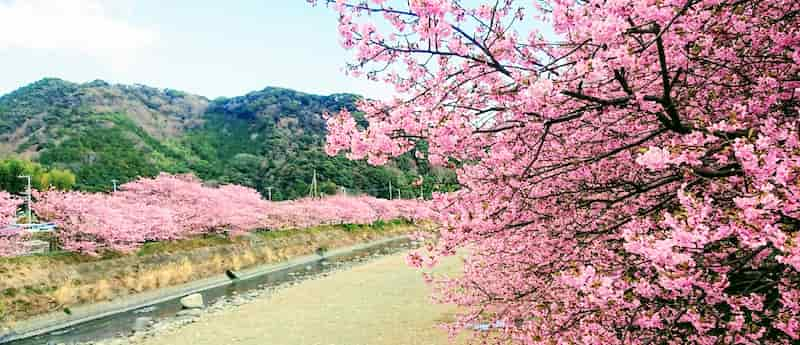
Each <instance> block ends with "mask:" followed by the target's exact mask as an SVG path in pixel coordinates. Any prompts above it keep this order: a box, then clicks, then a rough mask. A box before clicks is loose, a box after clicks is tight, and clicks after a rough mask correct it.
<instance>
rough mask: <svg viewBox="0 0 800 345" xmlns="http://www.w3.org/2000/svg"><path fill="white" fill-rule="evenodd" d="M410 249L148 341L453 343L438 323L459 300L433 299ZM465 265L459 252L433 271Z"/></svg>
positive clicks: (152, 344) (150, 344)
mask: <svg viewBox="0 0 800 345" xmlns="http://www.w3.org/2000/svg"><path fill="white" fill-rule="evenodd" d="M404 255H405V254H397V255H391V256H386V257H382V258H378V259H376V260H374V261H371V262H368V263H365V264H363V265H359V266H356V267H354V268H352V269H349V270H344V271H338V272H335V273H333V274H331V275H328V276H325V277H321V278H318V279H313V280H307V281H303V282H301V283H299V284H298V285H295V286H291V287H288V288H285V289H279V290H277V291H276V292H275V293H273V294H271V295H269V296H264V297H261V298H259V299H257V300H255V301H252V302H250V303H248V304H245V305H242V306H240V307H238V308H235V309H232V310H229V311H224V312H221V313H212V314H208V315H204V316H203V317H201V318H200V319H199V320H198V321H197V322H196V323H193V324H190V325H187V326H185V327H182V328H179V329H177V330H172V331H169V332H167V333H165V334H159V335H157V336H155V337H153V338H148V339H146V340H144V342H142V344H146V345H163V344H173V345H184V344H185V345H190V344H191V345H212V344H213V345H228V344H242V345H264V344H270V345H295V344H297V345H300V344H302V345H373V344H374V345H394V344H397V345H423V344H424V345H437V344H451V343H450V342H449V341H448V337H447V334H446V332H445V331H444V330H443V329H441V328H440V327H439V325H440V324H441V323H442V322H444V321H447V320H449V319H452V315H453V313H454V312H455V309H454V307H450V306H443V305H435V304H432V303H431V302H430V287H429V286H428V285H426V284H425V283H424V282H423V280H422V277H421V275H420V273H419V272H418V271H415V270H413V269H411V268H409V267H408V266H406V264H405V261H404ZM459 267H460V259H459V258H457V257H454V258H449V259H448V260H445V261H444V262H443V263H442V264H441V265H440V266H439V267H438V268H437V269H436V270H435V272H437V273H446V274H456V272H457V271H458V269H459ZM459 343H460V341H459Z"/></svg>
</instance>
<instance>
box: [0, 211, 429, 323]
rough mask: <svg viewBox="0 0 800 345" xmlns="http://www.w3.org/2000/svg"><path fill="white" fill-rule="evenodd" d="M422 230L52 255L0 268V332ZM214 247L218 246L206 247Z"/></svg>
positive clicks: (324, 232)
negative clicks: (229, 272)
mask: <svg viewBox="0 0 800 345" xmlns="http://www.w3.org/2000/svg"><path fill="white" fill-rule="evenodd" d="M416 230H418V228H417V227H415V226H411V225H387V226H383V227H381V228H370V227H357V228H353V227H345V226H331V227H322V228H316V229H307V230H297V231H292V232H286V233H282V234H274V233H266V234H252V235H249V236H246V237H242V238H238V239H235V240H221V241H217V242H214V241H206V240H202V241H199V243H200V244H197V242H198V241H196V240H195V241H194V242H192V243H190V244H186V243H180V244H178V245H162V244H159V245H158V246H156V247H153V248H150V249H149V250H143V251H142V252H140V253H139V254H138V255H127V256H116V257H113V256H112V257H105V258H87V257H79V256H75V255H66V254H65V255H50V256H38V257H26V258H15V259H4V260H2V261H0V322H2V327H0V333H6V332H8V331H10V330H17V329H20V328H21V327H23V326H24V325H25V324H26V323H31V322H34V323H35V322H36V320H37V319H39V320H47V319H48V318H53V317H62V318H63V316H64V315H65V314H67V315H69V314H75V313H79V312H80V313H86V310H87V309H88V310H90V309H91V308H92V306H94V305H99V304H103V303H113V302H114V301H117V300H122V299H127V300H135V299H136V298H131V297H136V296H137V295H143V294H144V293H148V292H149V293H151V294H158V293H160V290H166V289H169V288H171V287H176V286H179V285H182V284H186V283H189V282H197V281H201V280H203V279H208V278H210V277H215V276H219V275H220V274H222V273H223V272H225V271H226V270H233V271H237V270H242V269H246V268H249V267H254V266H258V265H264V264H270V263H277V262H282V261H286V260H288V259H291V258H295V257H300V256H303V255H308V254H313V253H318V252H321V251H326V250H332V249H335V248H342V247H347V246H352V245H355V244H358V243H365V242H369V241H374V240H378V239H381V238H391V237H396V236H398V235H402V234H407V233H410V232H413V231H416ZM209 243H215V245H210V246H207V244H209Z"/></svg>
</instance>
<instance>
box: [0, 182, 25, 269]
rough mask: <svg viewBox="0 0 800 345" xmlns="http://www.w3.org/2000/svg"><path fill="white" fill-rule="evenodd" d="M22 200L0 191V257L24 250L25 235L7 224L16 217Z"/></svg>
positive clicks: (16, 253)
mask: <svg viewBox="0 0 800 345" xmlns="http://www.w3.org/2000/svg"><path fill="white" fill-rule="evenodd" d="M20 204H22V200H20V199H19V198H16V197H14V196H12V195H11V194H8V193H7V192H3V191H0V257H2V256H13V255H18V254H21V253H23V252H24V251H25V248H24V245H23V242H24V240H25V238H26V237H27V236H26V235H25V234H24V233H23V232H21V231H19V229H11V228H9V227H8V225H9V224H12V223H14V222H15V220H16V218H17V208H19V205H20Z"/></svg>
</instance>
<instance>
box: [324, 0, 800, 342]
mask: <svg viewBox="0 0 800 345" xmlns="http://www.w3.org/2000/svg"><path fill="white" fill-rule="evenodd" d="M311 2H312V3H325V4H326V5H328V6H330V7H333V8H334V9H336V10H337V11H338V13H339V34H340V37H341V44H342V45H343V47H344V48H346V49H349V50H352V51H353V56H354V61H353V62H352V63H351V64H350V65H348V71H349V72H350V73H351V74H353V75H356V76H365V77H366V78H369V79H372V80H377V81H383V82H386V83H389V84H391V85H392V86H393V87H394V89H395V90H396V92H397V96H396V97H394V98H393V99H391V100H387V101H376V100H365V101H363V102H362V103H361V104H360V105H359V110H360V111H362V112H363V113H364V117H365V118H366V120H367V121H368V122H369V127H368V128H367V129H365V130H362V129H360V128H359V127H358V126H357V123H356V121H355V119H354V118H353V117H352V116H351V115H350V114H349V113H348V112H342V113H341V114H340V115H339V116H335V117H332V118H331V119H330V120H329V121H328V129H329V136H328V145H327V151H328V153H330V154H336V153H338V152H341V151H345V152H346V153H347V155H348V157H350V158H353V159H362V158H366V159H367V160H368V161H369V162H371V163H374V164H382V163H385V162H387V161H388V160H389V159H390V158H392V157H394V156H398V155H400V154H403V153H405V152H408V151H411V150H416V148H417V144H418V143H420V142H422V141H424V142H425V144H426V145H425V147H426V148H427V149H426V150H424V151H423V150H418V151H417V152H416V154H417V155H418V156H420V157H423V158H427V159H428V161H429V162H430V163H432V164H434V165H440V166H448V167H451V168H454V169H456V170H457V172H458V178H459V182H460V183H461V185H462V189H461V190H460V191H458V192H456V193H452V194H447V195H437V196H436V197H435V202H436V207H437V209H438V211H439V222H440V224H441V229H442V230H441V239H440V241H439V250H438V252H439V253H440V254H452V253H453V252H454V250H455V249H456V248H460V247H466V248H469V249H470V253H471V254H470V256H469V259H468V260H467V262H466V264H465V267H464V273H465V274H464V275H463V277H462V278H458V279H454V280H451V281H449V282H447V283H445V284H444V286H443V294H442V295H441V296H440V297H441V298H442V300H443V301H445V302H452V303H456V304H459V305H461V306H463V307H464V310H465V313H464V314H463V315H462V316H461V318H459V320H458V321H457V322H456V323H455V324H454V325H453V326H454V327H453V329H454V330H458V329H463V327H464V326H466V325H469V324H473V323H477V322H484V323H487V324H490V325H499V326H498V327H499V328H502V332H489V333H486V334H489V335H490V337H495V338H492V339H496V342H497V343H503V344H505V343H508V342H509V341H513V342H516V343H521V344H653V343H655V344H678V343H681V344H683V343H692V344H722V343H726V344H733V343H735V344H765V343H766V344H790V343H798V342H800V302H798V301H800V275H798V272H799V271H800V182H799V181H800V121H798V108H799V106H798V104H799V103H800V2H798V1H795V0H770V1H758V0H662V1H656V0H550V1H513V0H503V1H483V2H466V1H456V0H411V1H386V0H370V1H345V0H338V1H333V0H330V1H311ZM468 3H469V5H468ZM429 259H430V258H425V257H423V256H421V254H415V255H413V256H412V257H410V258H409V262H411V263H413V264H414V265H416V266H420V265H421V264H422V263H423V262H425V261H426V260H429ZM433 261H435V260H433ZM487 341H488V339H487Z"/></svg>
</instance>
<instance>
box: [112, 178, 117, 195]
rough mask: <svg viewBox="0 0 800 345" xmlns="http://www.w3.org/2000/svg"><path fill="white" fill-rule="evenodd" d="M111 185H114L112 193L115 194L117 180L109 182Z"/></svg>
mask: <svg viewBox="0 0 800 345" xmlns="http://www.w3.org/2000/svg"><path fill="white" fill-rule="evenodd" d="M111 183H112V184H113V185H114V193H116V192H117V180H111Z"/></svg>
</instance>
